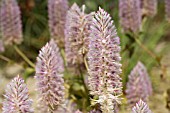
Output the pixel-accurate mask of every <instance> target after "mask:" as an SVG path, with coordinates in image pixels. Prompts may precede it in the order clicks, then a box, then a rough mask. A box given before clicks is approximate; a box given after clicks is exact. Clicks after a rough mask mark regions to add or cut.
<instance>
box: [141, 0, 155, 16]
mask: <svg viewBox="0 0 170 113" xmlns="http://www.w3.org/2000/svg"><path fill="white" fill-rule="evenodd" d="M157 4H158V1H157V0H141V8H142V14H143V15H146V16H151V17H153V16H155V15H156V13H157Z"/></svg>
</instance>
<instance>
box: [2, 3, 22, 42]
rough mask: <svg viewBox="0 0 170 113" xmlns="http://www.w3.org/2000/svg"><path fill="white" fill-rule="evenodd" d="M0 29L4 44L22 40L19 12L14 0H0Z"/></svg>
mask: <svg viewBox="0 0 170 113" xmlns="http://www.w3.org/2000/svg"><path fill="white" fill-rule="evenodd" d="M0 31H1V32H2V38H3V40H4V44H5V45H11V44H20V43H21V42H22V40H23V38H22V22H21V14H20V9H19V6H18V4H17V1H16V0H1V2H0Z"/></svg>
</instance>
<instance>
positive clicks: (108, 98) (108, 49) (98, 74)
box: [88, 8, 122, 113]
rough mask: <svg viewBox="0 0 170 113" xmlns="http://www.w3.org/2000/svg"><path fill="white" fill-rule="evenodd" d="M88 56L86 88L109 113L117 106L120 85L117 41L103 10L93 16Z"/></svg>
mask: <svg viewBox="0 0 170 113" xmlns="http://www.w3.org/2000/svg"><path fill="white" fill-rule="evenodd" d="M90 37H91V38H90V43H89V52H88V64H89V70H88V71H89V77H88V81H89V88H90V93H91V94H92V95H96V96H98V97H99V99H98V100H96V102H97V103H99V104H101V110H102V111H103V112H104V113H112V112H114V109H115V107H114V106H115V104H117V103H120V100H121V99H120V96H121V94H122V83H121V78H120V77H119V75H120V73H121V64H120V60H121V57H120V50H121V48H120V46H119V44H120V41H119V37H118V36H117V32H116V28H115V26H114V25H113V21H112V20H111V17H110V15H109V14H108V13H107V12H105V11H104V10H103V9H101V8H99V11H97V13H96V14H95V16H94V18H93V22H92V26H91V34H90Z"/></svg>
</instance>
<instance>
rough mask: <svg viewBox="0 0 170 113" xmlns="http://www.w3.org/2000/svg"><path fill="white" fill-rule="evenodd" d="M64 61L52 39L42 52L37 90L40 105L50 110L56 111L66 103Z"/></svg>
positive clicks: (39, 60)
mask: <svg viewBox="0 0 170 113" xmlns="http://www.w3.org/2000/svg"><path fill="white" fill-rule="evenodd" d="M63 71H64V64H63V59H62V58H61V56H60V53H59V48H58V46H57V45H56V43H55V42H54V40H53V39H52V40H51V41H50V42H49V43H47V44H46V45H45V46H44V47H43V48H42V49H41V51H40V53H39V56H38V57H37V64H36V76H35V78H36V80H37V90H38V92H39V94H40V96H39V97H40V104H41V103H43V104H45V105H46V106H47V107H48V109H49V110H52V111H53V110H56V109H57V107H58V106H60V105H62V103H63V101H64V89H65V88H64V80H63V78H62V76H63V75H62V72H63Z"/></svg>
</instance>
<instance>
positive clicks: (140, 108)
mask: <svg viewBox="0 0 170 113" xmlns="http://www.w3.org/2000/svg"><path fill="white" fill-rule="evenodd" d="M132 113H152V112H151V110H150V109H149V107H148V105H147V104H146V103H145V102H143V101H142V100H140V101H139V102H138V103H136V105H135V106H134V107H133V108H132Z"/></svg>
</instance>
